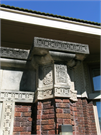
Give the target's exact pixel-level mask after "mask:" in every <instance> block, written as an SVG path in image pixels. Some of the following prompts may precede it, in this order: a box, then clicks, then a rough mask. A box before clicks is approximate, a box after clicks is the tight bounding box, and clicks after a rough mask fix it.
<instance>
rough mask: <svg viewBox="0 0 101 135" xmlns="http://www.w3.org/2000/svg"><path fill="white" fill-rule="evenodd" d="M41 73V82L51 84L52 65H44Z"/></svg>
mask: <svg viewBox="0 0 101 135" xmlns="http://www.w3.org/2000/svg"><path fill="white" fill-rule="evenodd" d="M43 74H44V79H43V84H44V85H48V84H51V83H52V81H53V76H52V66H44V67H43Z"/></svg>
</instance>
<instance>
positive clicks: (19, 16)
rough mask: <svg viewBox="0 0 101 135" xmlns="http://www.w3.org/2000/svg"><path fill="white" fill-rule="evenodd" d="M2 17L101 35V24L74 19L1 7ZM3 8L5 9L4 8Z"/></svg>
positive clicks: (0, 13)
mask: <svg viewBox="0 0 101 135" xmlns="http://www.w3.org/2000/svg"><path fill="white" fill-rule="evenodd" d="M0 9H1V11H0V18H1V19H5V20H11V21H16V22H22V23H28V24H34V25H39V26H45V27H51V28H57V29H64V30H71V31H76V32H82V33H86V34H93V35H98V36H100V35H101V29H100V27H99V26H96V27H95V26H93V25H90V26H89V25H88V24H86V25H84V24H83V23H82V25H81V23H74V22H73V21H71V22H70V21H67V20H66V21H63V20H62V19H53V18H52V17H45V16H44V17H43V15H35V14H32V13H25V12H21V11H16V12H14V11H15V10H10V9H6V10H4V8H0ZM2 9H3V10H2ZM61 20H62V21H61Z"/></svg>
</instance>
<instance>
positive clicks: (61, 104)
mask: <svg viewBox="0 0 101 135" xmlns="http://www.w3.org/2000/svg"><path fill="white" fill-rule="evenodd" d="M62 124H63V125H67V124H69V125H72V128H73V135H97V133H96V126H95V120H94V113H93V103H92V102H90V101H87V99H78V101H77V102H72V101H70V100H69V99H50V100H44V101H38V102H36V103H35V104H33V105H28V104H26V105H24V104H19V105H16V106H15V122H14V135H22V134H23V135H27V134H38V135H41V134H43V135H45V134H58V133H59V132H60V125H62Z"/></svg>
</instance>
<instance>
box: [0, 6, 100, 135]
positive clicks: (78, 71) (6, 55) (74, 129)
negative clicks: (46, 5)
mask: <svg viewBox="0 0 101 135" xmlns="http://www.w3.org/2000/svg"><path fill="white" fill-rule="evenodd" d="M0 10H1V11H0V17H1V48H0V54H1V58H0V61H1V62H0V64H1V68H0V135H29V134H39V135H41V134H43V135H44V134H61V133H64V134H73V135H100V127H101V115H100V109H99V108H100V99H101V94H100V91H101V86H100V36H101V29H100V28H101V27H100V24H99V23H94V22H88V21H83V20H78V19H73V18H68V17H62V16H57V15H52V14H45V13H41V12H36V11H30V10H25V9H20V8H16V7H10V6H6V5H1V7H0Z"/></svg>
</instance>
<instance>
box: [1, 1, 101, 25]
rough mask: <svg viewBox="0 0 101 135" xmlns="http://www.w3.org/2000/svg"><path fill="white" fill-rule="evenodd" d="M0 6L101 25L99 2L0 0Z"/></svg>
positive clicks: (100, 3)
mask: <svg viewBox="0 0 101 135" xmlns="http://www.w3.org/2000/svg"><path fill="white" fill-rule="evenodd" d="M0 2H1V4H5V5H10V6H15V7H19V8H25V9H31V10H36V11H40V12H45V13H50V14H55V15H61V16H67V17H72V18H76V19H81V20H87V21H91V22H98V23H101V17H100V16H101V14H100V12H101V11H100V10H101V1H100V0H78V1H77V0H60V1H58V0H44V1H43V0H37V1H35V0H1V1H0Z"/></svg>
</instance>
